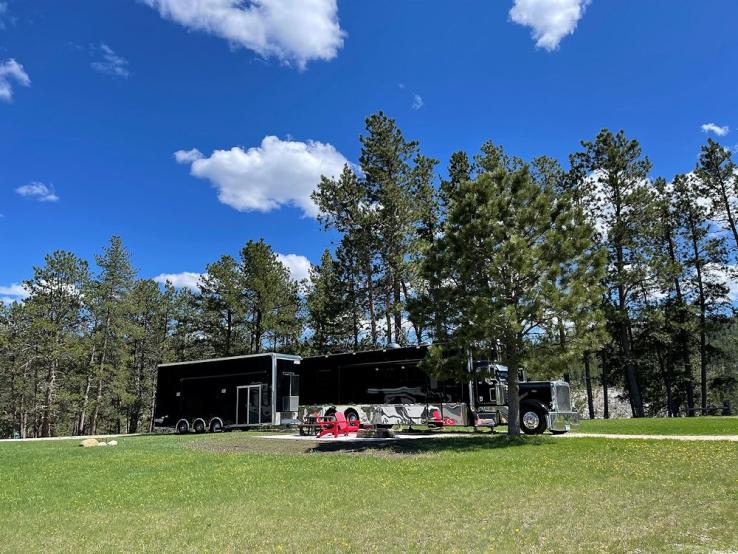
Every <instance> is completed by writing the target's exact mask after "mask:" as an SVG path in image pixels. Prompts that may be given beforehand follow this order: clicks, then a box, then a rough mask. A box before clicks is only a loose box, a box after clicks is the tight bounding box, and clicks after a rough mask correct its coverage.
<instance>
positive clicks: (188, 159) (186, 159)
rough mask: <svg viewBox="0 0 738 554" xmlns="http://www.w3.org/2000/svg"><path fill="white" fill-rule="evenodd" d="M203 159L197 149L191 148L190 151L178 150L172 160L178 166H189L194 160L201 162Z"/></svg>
mask: <svg viewBox="0 0 738 554" xmlns="http://www.w3.org/2000/svg"><path fill="white" fill-rule="evenodd" d="M204 157H205V156H203V154H202V152H200V151H199V150H198V149H197V148H193V149H192V150H178V151H177V152H175V153H174V159H175V160H177V163H180V164H189V163H192V162H194V161H195V160H201V159H203V158H204Z"/></svg>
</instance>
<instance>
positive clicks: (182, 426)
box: [174, 418, 190, 435]
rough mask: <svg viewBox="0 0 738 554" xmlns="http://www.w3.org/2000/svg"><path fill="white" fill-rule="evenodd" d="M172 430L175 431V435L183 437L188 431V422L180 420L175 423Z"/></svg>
mask: <svg viewBox="0 0 738 554" xmlns="http://www.w3.org/2000/svg"><path fill="white" fill-rule="evenodd" d="M174 428H175V429H176V430H177V433H179V434H180V435H184V434H185V433H188V432H189V431H190V422H189V421H187V420H186V419H184V418H182V419H180V420H179V421H178V422H177V425H175V426H174Z"/></svg>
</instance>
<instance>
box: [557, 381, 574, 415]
mask: <svg viewBox="0 0 738 554" xmlns="http://www.w3.org/2000/svg"><path fill="white" fill-rule="evenodd" d="M555 387H556V411H557V412H571V411H572V410H571V393H570V391H569V383H564V382H558V383H556V384H555Z"/></svg>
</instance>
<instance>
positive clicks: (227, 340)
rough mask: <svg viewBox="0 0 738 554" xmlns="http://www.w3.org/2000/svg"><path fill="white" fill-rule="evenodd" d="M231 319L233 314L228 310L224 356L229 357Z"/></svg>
mask: <svg viewBox="0 0 738 554" xmlns="http://www.w3.org/2000/svg"><path fill="white" fill-rule="evenodd" d="M232 318H233V312H231V310H230V308H229V309H228V310H226V343H225V355H226V356H230V354H231V332H232Z"/></svg>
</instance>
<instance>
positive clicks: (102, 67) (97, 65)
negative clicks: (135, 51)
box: [90, 42, 131, 79]
mask: <svg viewBox="0 0 738 554" xmlns="http://www.w3.org/2000/svg"><path fill="white" fill-rule="evenodd" d="M91 50H92V54H93V55H94V56H95V57H96V58H97V59H96V60H95V61H93V62H92V63H91V64H90V67H91V68H92V69H94V70H95V71H99V72H100V73H105V74H106V75H112V76H113V77H122V78H123V79H128V77H129V76H130V75H131V72H130V71H129V69H128V60H127V59H125V58H124V57H123V56H119V55H118V54H116V53H115V51H114V50H113V49H112V48H110V46H108V45H107V44H105V43H104V42H101V43H100V46H93V47H91Z"/></svg>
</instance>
